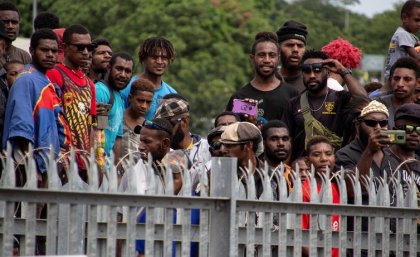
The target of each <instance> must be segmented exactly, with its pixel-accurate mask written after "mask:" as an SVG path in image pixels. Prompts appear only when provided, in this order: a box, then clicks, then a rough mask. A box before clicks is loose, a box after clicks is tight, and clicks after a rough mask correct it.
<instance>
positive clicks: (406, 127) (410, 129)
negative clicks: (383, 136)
mask: <svg viewBox="0 0 420 257" xmlns="http://www.w3.org/2000/svg"><path fill="white" fill-rule="evenodd" d="M397 128H398V129H402V130H405V133H407V134H411V133H413V131H414V130H415V131H416V132H417V135H420V126H413V125H404V126H400V127H397Z"/></svg>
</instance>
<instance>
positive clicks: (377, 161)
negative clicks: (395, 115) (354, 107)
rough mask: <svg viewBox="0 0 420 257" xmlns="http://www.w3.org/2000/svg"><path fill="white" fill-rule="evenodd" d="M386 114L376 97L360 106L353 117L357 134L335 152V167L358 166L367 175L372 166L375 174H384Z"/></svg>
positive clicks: (386, 157) (386, 145)
mask: <svg viewBox="0 0 420 257" xmlns="http://www.w3.org/2000/svg"><path fill="white" fill-rule="evenodd" d="M388 117H389V113H388V109H387V108H386V106H385V105H383V104H382V103H380V102H378V101H372V102H370V103H369V104H368V105H367V106H365V107H364V108H363V109H362V111H361V113H360V115H359V117H358V119H357V120H356V133H357V135H356V138H355V139H354V140H353V141H352V142H350V144H348V145H346V146H345V147H343V148H341V149H340V150H339V151H338V152H337V153H336V162H335V165H336V170H339V169H340V168H341V166H342V167H343V168H345V169H351V170H355V168H356V167H357V168H358V169H359V171H360V174H362V175H368V174H369V171H370V169H372V170H373V174H374V176H383V172H384V171H385V170H389V169H388V167H387V166H386V165H387V159H389V156H387V155H389V154H387V153H386V152H384V151H383V149H384V148H385V147H388V146H389V145H390V144H391V140H390V138H389V136H388V135H387V134H385V133H384V131H385V130H387V127H388Z"/></svg>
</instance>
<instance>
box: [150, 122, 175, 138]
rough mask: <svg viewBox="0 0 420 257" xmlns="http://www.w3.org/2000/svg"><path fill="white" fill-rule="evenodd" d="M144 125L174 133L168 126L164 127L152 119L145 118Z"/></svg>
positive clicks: (170, 133)
mask: <svg viewBox="0 0 420 257" xmlns="http://www.w3.org/2000/svg"><path fill="white" fill-rule="evenodd" d="M143 127H146V128H151V129H157V130H163V131H165V132H167V133H168V134H169V135H172V131H169V130H168V129H167V128H164V127H162V126H161V125H159V124H157V123H155V122H153V121H151V120H144V122H143Z"/></svg>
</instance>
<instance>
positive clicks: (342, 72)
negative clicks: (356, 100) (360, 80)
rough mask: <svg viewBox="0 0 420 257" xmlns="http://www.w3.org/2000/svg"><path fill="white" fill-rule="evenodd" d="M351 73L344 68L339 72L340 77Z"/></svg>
mask: <svg viewBox="0 0 420 257" xmlns="http://www.w3.org/2000/svg"><path fill="white" fill-rule="evenodd" d="M349 74H351V72H350V71H349V70H348V69H344V70H342V71H341V72H340V75H341V77H343V78H344V77H345V76H347V75H349Z"/></svg>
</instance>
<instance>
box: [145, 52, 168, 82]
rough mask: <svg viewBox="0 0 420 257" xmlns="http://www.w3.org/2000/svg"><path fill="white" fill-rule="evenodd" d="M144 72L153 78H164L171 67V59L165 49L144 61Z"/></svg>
mask: <svg viewBox="0 0 420 257" xmlns="http://www.w3.org/2000/svg"><path fill="white" fill-rule="evenodd" d="M143 65H144V70H145V71H146V72H147V73H149V74H151V75H153V76H163V74H164V73H165V71H166V69H167V68H168V65H169V58H168V55H167V53H166V51H165V50H164V49H158V50H157V51H156V53H155V54H154V55H152V56H148V57H146V60H144V61H143Z"/></svg>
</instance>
